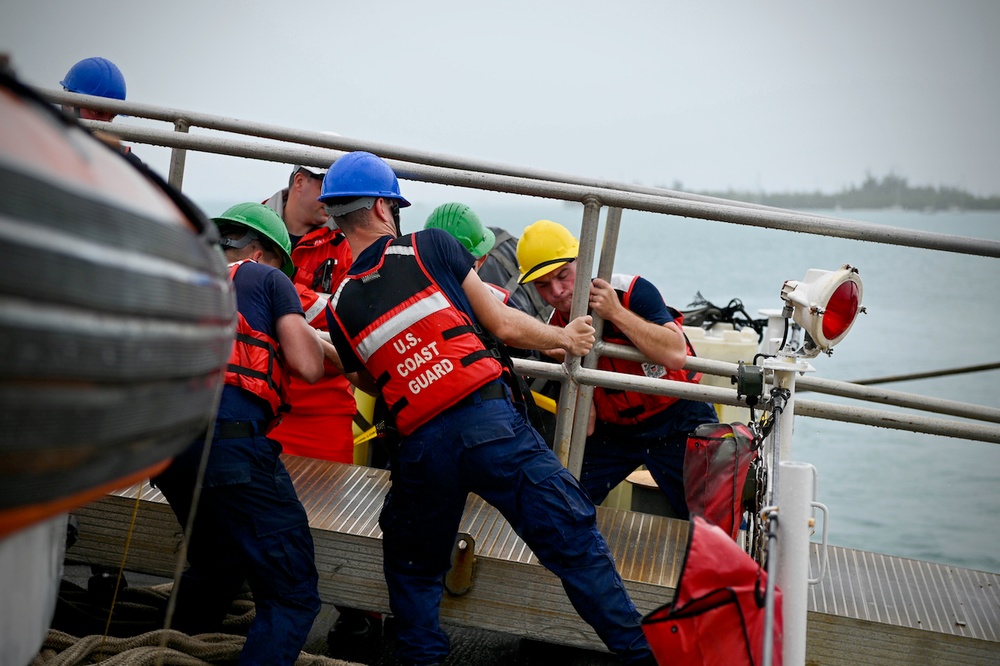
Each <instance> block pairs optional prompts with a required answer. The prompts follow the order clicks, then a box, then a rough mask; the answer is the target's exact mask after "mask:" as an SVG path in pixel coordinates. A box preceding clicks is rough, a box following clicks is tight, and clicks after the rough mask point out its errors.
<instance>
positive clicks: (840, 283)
mask: <svg viewBox="0 0 1000 666" xmlns="http://www.w3.org/2000/svg"><path fill="white" fill-rule="evenodd" d="M861 296H862V287H861V278H860V277H859V276H858V269H856V268H853V267H851V266H848V265H847V264H845V265H844V266H843V268H841V269H839V270H835V271H824V270H820V269H816V268H810V269H809V270H808V271H807V272H806V276H805V278H804V279H802V280H801V281H795V280H789V281H787V282H785V284H784V286H782V288H781V298H782V300H784V301H785V303H787V304H788V305H790V306H791V307H792V308H793V314H792V319H793V320H794V321H795V323H797V324H798V325H799V326H801V327H802V328H803V329H805V331H806V333H808V335H809V339H807V340H806V345H805V351H806V353H807V354H811V355H812V356H815V355H816V354H818V353H819V352H821V351H822V352H825V353H827V354H829V353H830V352H831V349H832V348H833V346H834V345H836V344H837V343H838V342H840V341H841V340H843V339H844V337H846V336H847V332H848V331H850V330H851V326H853V325H854V320H855V319H857V317H858V313H859V312H864V307H863V306H862V305H861ZM810 340H811V342H812V343H813V344H810Z"/></svg>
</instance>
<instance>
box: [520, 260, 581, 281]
mask: <svg viewBox="0 0 1000 666" xmlns="http://www.w3.org/2000/svg"><path fill="white" fill-rule="evenodd" d="M575 260H576V257H560V258H558V259H549V260H548V261H543V262H542V263H540V264H536V265H535V266H532V267H531V270H529V271H528V272H527V273H524V274H522V275H521V277H519V278H518V279H517V283H518V284H527V283H529V282H532V281H534V280H537V279H538V278H540V277H543V276H545V275H548V274H549V273H552V272H554V271H557V270H559V269H560V268H562V267H563V266H565V265H566V264H568V263H569V262H571V261H575Z"/></svg>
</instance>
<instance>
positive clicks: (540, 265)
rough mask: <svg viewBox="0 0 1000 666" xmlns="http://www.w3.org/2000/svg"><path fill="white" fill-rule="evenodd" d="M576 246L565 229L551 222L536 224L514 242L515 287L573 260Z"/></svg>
mask: <svg viewBox="0 0 1000 666" xmlns="http://www.w3.org/2000/svg"><path fill="white" fill-rule="evenodd" d="M579 253H580V243H579V241H577V240H576V238H574V237H573V234H571V233H570V232H569V229H567V228H566V227H564V226H563V225H561V224H558V223H556V222H553V221H552V220H538V221H537V222H535V223H534V224H532V225H530V226H529V227H528V228H527V229H525V230H524V233H523V234H521V239H520V240H519V241H517V263H518V270H520V271H521V277H520V278H518V280H517V282H518V284H525V283H526V282H531V281H532V280H535V279H537V278H540V277H542V276H543V275H548V274H549V273H551V272H552V271H554V270H556V269H557V268H559V267H561V266H564V265H566V264H568V263H569V262H571V261H573V260H574V259H576V255H577V254H579Z"/></svg>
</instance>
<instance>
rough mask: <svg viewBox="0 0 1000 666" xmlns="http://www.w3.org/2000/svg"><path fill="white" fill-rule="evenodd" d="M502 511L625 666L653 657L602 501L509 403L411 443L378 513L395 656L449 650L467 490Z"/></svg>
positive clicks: (459, 412)
mask: <svg viewBox="0 0 1000 666" xmlns="http://www.w3.org/2000/svg"><path fill="white" fill-rule="evenodd" d="M470 492H471V493H475V494H477V495H479V496H480V497H482V498H483V499H484V500H486V501H487V502H489V503H490V504H492V505H493V506H495V507H496V508H497V509H499V510H500V512H501V513H502V514H503V516H504V517H505V518H506V519H507V521H508V522H509V523H510V524H511V526H512V527H513V528H514V530H515V531H516V532H517V534H518V535H519V536H520V537H521V538H522V539H524V541H525V543H527V545H528V546H529V547H530V548H531V550H532V552H533V553H534V554H535V556H536V557H537V558H538V560H539V561H540V562H541V563H542V564H543V565H544V566H545V567H546V568H548V569H549V570H550V571H552V572H553V573H555V574H556V575H557V576H558V577H559V578H560V579H561V581H562V584H563V588H564V589H565V590H566V594H567V595H568V596H569V599H570V601H571V602H572V604H573V607H574V608H575V609H576V611H577V612H578V613H579V614H580V616H581V617H582V618H583V619H584V620H585V621H587V623H589V624H590V625H591V626H592V627H593V628H594V630H595V631H596V632H597V635H598V636H600V638H601V640H603V641H604V642H605V644H606V645H607V646H608V649H610V650H611V651H612V652H614V653H616V654H617V655H619V657H620V658H621V659H622V661H623V662H625V663H630V662H634V661H639V660H643V659H650V658H651V652H650V649H649V645H648V643H647V642H646V639H645V636H644V635H643V633H642V629H641V628H640V626H639V620H640V614H639V612H638V611H637V610H636V608H635V606H634V605H633V603H632V600H631V598H630V597H629V595H628V593H627V592H626V590H625V587H624V585H623V584H622V580H621V577H620V576H619V574H618V571H617V569H616V568H615V563H614V560H613V559H612V557H611V553H610V551H609V550H608V546H607V543H606V542H605V541H604V537H603V536H601V533H600V532H599V531H598V530H597V523H596V512H595V509H594V504H593V503H592V502H591V501H590V499H589V498H588V497H587V495H586V493H585V492H584V491H583V489H582V488H581V487H580V484H579V483H578V482H577V481H576V479H575V478H573V476H572V475H571V474H570V473H569V472H568V471H567V470H566V468H565V467H563V465H562V464H561V463H560V462H559V459H558V458H557V457H556V456H555V454H553V453H552V451H550V450H549V449H548V448H547V447H546V445H545V442H544V441H543V440H542V438H541V437H540V436H539V435H538V433H537V432H536V431H535V430H534V429H532V428H531V426H530V425H528V423H527V420H526V415H525V413H524V411H523V409H521V408H520V407H517V408H516V407H515V406H514V405H513V404H512V403H511V402H510V400H505V399H499V400H487V401H480V400H479V399H478V397H477V398H475V404H472V405H469V406H463V407H456V408H452V409H450V410H448V411H446V412H445V413H443V414H441V415H439V416H437V417H436V418H434V419H433V420H432V421H431V422H429V423H427V424H425V425H423V426H421V427H420V428H418V429H417V430H416V431H415V432H414V433H413V434H411V435H410V436H409V437H406V438H404V439H403V441H402V442H401V443H400V447H399V458H398V460H393V468H392V487H391V489H390V491H389V494H388V496H387V497H386V500H385V505H384V506H383V508H382V514H381V516H380V518H379V525H380V526H381V528H382V532H383V540H382V548H383V554H384V570H385V579H386V583H387V584H388V589H389V603H390V606H391V608H392V613H393V615H394V616H395V620H396V627H397V637H398V646H397V654H398V656H399V657H400V659H402V660H403V661H404V662H405V663H411V664H417V665H421V664H432V663H434V662H440V661H443V660H444V658H445V657H446V656H447V654H448V652H449V649H450V648H449V642H448V637H447V635H446V634H445V633H444V632H443V631H442V630H441V627H440V624H439V621H438V614H439V609H440V604H441V595H442V593H443V584H442V578H443V576H444V574H445V572H446V571H447V570H448V568H449V565H450V554H451V549H452V545H453V544H454V542H455V535H456V533H457V531H458V527H459V524H460V521H461V517H462V513H463V511H464V509H465V503H466V499H467V496H468V494H469V493H470Z"/></svg>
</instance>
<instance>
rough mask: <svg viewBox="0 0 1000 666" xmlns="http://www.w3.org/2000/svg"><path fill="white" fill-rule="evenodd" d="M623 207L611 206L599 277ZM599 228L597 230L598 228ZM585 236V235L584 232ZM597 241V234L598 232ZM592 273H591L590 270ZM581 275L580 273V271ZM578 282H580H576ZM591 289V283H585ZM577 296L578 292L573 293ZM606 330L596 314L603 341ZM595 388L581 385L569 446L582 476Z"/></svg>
mask: <svg viewBox="0 0 1000 666" xmlns="http://www.w3.org/2000/svg"><path fill="white" fill-rule="evenodd" d="M621 220H622V209H621V208H609V209H608V218H607V224H606V225H605V228H604V243H603V244H602V245H601V259H600V261H599V262H598V264H597V277H599V278H601V279H603V280H610V279H611V271H612V270H613V269H614V265H615V251H616V248H617V246H618V229H619V228H620V227H621ZM595 231H596V229H595ZM581 237H582V234H581ZM595 244H596V233H595ZM588 275H589V273H588ZM577 278H579V272H578V273H577ZM577 284H579V282H578V283H577ZM584 288H585V289H587V290H588V291H589V289H590V283H589V281H588V283H587V284H586V285H585V286H584ZM574 295H575V292H574ZM603 331H604V320H603V319H601V318H600V317H598V316H597V315H594V334H595V336H596V337H597V340H598V341H600V339H601V333H602V332H603ZM598 356H600V348H599V346H595V347H594V349H593V351H591V352H590V353H589V354H587V356H586V357H584V359H583V361H582V365H583V367H585V368H596V367H597V359H598ZM593 397H594V387H593V386H589V385H582V386H580V388H579V391H578V393H577V397H576V406H577V409H576V415H575V418H574V420H573V435H572V438H571V441H570V448H569V453H570V455H569V463H568V465H567V467H569V470H570V472H572V473H573V475H574V476H576V477H577V478H580V473H581V471H582V470H583V454H584V453H585V452H586V446H587V425H588V423H589V417H590V410H591V409H593V402H592V401H593Z"/></svg>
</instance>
